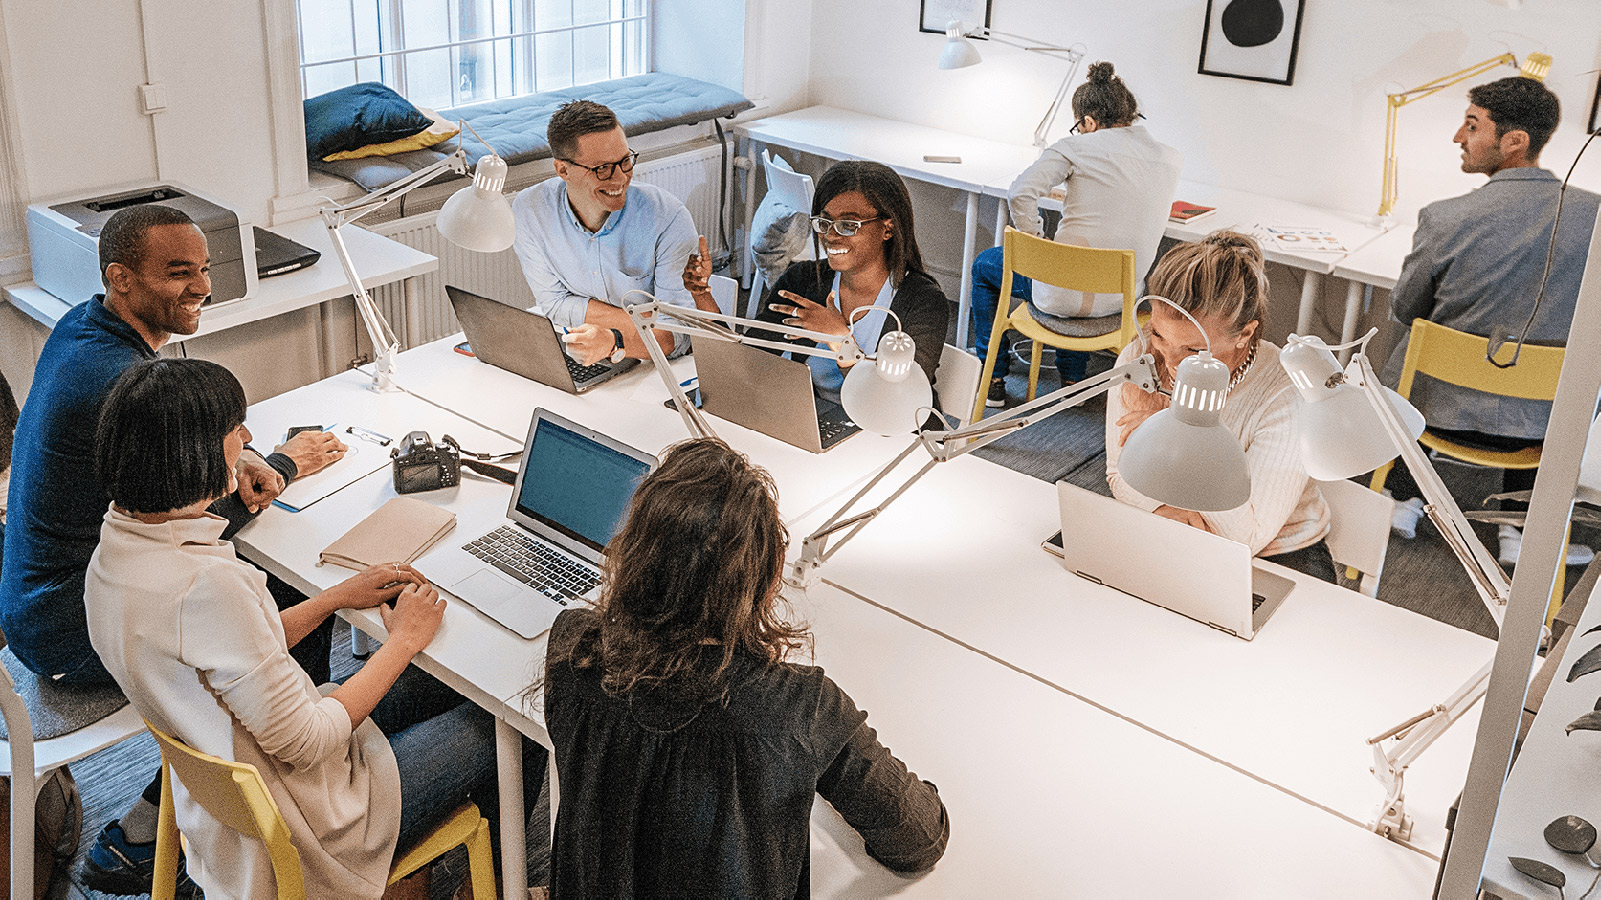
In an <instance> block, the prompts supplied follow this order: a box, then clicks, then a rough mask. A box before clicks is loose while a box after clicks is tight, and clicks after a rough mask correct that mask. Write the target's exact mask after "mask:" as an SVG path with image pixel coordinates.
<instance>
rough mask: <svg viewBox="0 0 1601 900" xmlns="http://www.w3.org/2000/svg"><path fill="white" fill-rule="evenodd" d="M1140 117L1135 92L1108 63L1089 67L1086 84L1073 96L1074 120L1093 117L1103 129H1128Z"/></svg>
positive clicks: (1098, 63)
mask: <svg viewBox="0 0 1601 900" xmlns="http://www.w3.org/2000/svg"><path fill="white" fill-rule="evenodd" d="M1139 114H1140V104H1139V101H1138V100H1135V99H1134V92H1133V91H1130V90H1129V89H1128V85H1126V84H1124V83H1123V79H1122V77H1120V76H1118V75H1116V74H1114V73H1113V70H1112V64H1111V63H1109V62H1096V63H1090V71H1089V74H1088V75H1086V76H1085V78H1084V83H1083V84H1081V85H1079V86H1078V90H1076V91H1074V92H1073V118H1074V119H1082V118H1084V117H1085V116H1093V117H1094V118H1095V121H1096V123H1097V124H1099V125H1100V126H1101V127H1103V128H1109V127H1116V126H1120V125H1129V124H1132V123H1133V122H1134V117H1135V116H1138V115H1139Z"/></svg>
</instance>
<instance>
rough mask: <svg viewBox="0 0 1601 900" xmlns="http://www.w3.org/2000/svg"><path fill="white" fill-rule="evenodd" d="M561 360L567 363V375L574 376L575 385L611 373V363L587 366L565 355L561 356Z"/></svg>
mask: <svg viewBox="0 0 1601 900" xmlns="http://www.w3.org/2000/svg"><path fill="white" fill-rule="evenodd" d="M561 358H562V359H563V360H565V361H566V363H567V374H569V375H571V376H573V384H583V383H584V382H586V381H588V380H590V379H591V378H595V377H597V376H600V375H604V374H606V373H607V372H610V371H611V365H610V364H609V363H604V362H598V363H595V364H594V365H592V366H586V365H584V364H582V363H580V362H579V361H578V360H576V359H573V358H572V357H571V356H568V355H567V354H565V353H563V354H562V355H561Z"/></svg>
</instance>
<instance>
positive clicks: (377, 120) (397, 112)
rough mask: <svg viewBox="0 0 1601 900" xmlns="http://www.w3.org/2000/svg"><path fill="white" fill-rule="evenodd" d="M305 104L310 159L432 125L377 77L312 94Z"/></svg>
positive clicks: (415, 131) (410, 133) (421, 129)
mask: <svg viewBox="0 0 1601 900" xmlns="http://www.w3.org/2000/svg"><path fill="white" fill-rule="evenodd" d="M305 107H306V154H307V155H308V156H310V157H311V158H312V159H322V158H323V157H325V156H327V155H328V154H330V153H338V152H340V151H343V150H354V149H356V148H357V147H365V146H367V145H368V144H382V143H387V142H389V141H398V140H400V139H401V138H406V137H411V136H412V135H414V134H416V133H417V132H419V131H424V130H426V129H428V128H429V127H430V126H432V125H433V120H432V119H429V118H428V117H427V116H425V115H423V114H422V113H421V112H420V111H418V109H417V107H415V106H413V105H411V103H410V101H408V100H407V99H406V98H405V97H402V96H400V95H399V94H397V93H395V92H394V91H393V90H390V89H389V88H387V87H385V86H384V85H382V84H379V83H378V82H376V81H364V82H362V83H360V84H353V85H351V86H350V87H345V88H340V89H339V90H337V91H329V92H328V93H326V94H323V95H321V96H319V97H312V98H311V99H310V100H307V101H306V103H305Z"/></svg>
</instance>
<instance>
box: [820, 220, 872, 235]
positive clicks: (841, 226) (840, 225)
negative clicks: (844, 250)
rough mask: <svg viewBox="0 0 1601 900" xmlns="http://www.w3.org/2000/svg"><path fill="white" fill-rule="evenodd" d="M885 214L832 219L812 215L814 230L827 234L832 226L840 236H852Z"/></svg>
mask: <svg viewBox="0 0 1601 900" xmlns="http://www.w3.org/2000/svg"><path fill="white" fill-rule="evenodd" d="M882 218H884V217H883V216H874V217H872V218H871V219H830V218H828V217H827V216H812V231H814V232H816V233H818V234H827V233H828V230H829V229H830V228H832V229H833V230H834V233H835V234H837V235H839V236H840V237H851V236H853V235H855V234H856V232H858V231H861V230H862V226H863V225H866V224H867V223H868V222H877V221H878V220H879V219H882Z"/></svg>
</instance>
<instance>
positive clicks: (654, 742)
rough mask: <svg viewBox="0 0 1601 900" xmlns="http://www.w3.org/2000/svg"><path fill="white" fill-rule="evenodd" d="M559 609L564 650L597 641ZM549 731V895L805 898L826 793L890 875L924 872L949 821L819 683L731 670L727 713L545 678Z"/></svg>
mask: <svg viewBox="0 0 1601 900" xmlns="http://www.w3.org/2000/svg"><path fill="white" fill-rule="evenodd" d="M595 621H596V619H595V614H594V613H593V612H592V611H590V610H579V609H574V610H568V611H566V612H563V613H562V614H561V615H560V616H559V617H557V619H556V624H555V626H554V627H553V628H552V629H551V645H552V646H569V645H570V642H571V641H572V640H573V638H574V636H575V635H576V634H577V633H579V632H580V631H581V630H583V629H586V628H588V627H592V626H593V624H594V623H595ZM545 724H546V727H547V728H548V729H549V731H550V737H551V741H552V742H553V743H554V744H555V747H556V770H557V771H558V772H560V773H561V801H562V802H561V809H560V810H559V812H558V813H557V817H556V835H555V839H554V841H553V843H552V848H551V879H550V887H551V892H552V895H553V896H555V897H558V898H560V897H668V896H696V897H742V898H743V897H791V896H793V897H805V896H807V895H808V893H809V892H810V874H809V849H810V844H809V838H808V830H807V828H808V821H809V819H810V816H811V807H812V796H813V794H821V795H822V796H823V798H824V799H826V800H828V801H829V802H830V803H832V804H833V805H834V808H835V809H837V810H838V811H839V813H840V815H841V816H843V817H844V818H845V821H847V822H849V823H850V824H851V825H852V827H854V828H856V830H857V831H859V832H861V834H862V837H863V838H864V839H865V841H866V845H867V852H868V853H869V854H870V855H872V857H873V858H874V859H876V860H878V861H879V862H881V863H883V864H884V865H885V866H888V867H889V868H891V869H894V870H896V871H902V872H915V871H921V870H924V869H928V868H930V867H932V866H933V865H934V863H935V861H936V860H938V859H939V858H940V855H941V854H943V853H944V852H945V842H946V841H947V840H948V839H949V837H950V823H949V821H948V819H947V817H946V812H945V805H944V804H943V803H941V802H940V799H939V794H938V792H937V791H935V789H934V786H933V785H932V784H929V783H928V782H925V781H919V780H918V778H917V776H915V775H913V774H912V773H911V772H908V771H907V770H906V766H905V765H903V764H902V763H901V762H900V760H897V759H896V758H895V757H894V756H891V755H890V753H889V751H888V750H886V749H885V748H884V747H883V745H881V744H880V743H879V742H878V737H877V734H876V733H875V732H874V731H873V729H872V728H871V727H869V726H868V725H867V714H866V713H865V712H862V711H861V710H859V709H857V708H856V705H855V704H854V703H852V702H851V698H850V697H849V696H847V695H846V694H845V692H844V691H842V690H840V689H839V687H838V686H837V685H835V684H834V682H833V681H832V680H830V679H829V678H828V676H826V675H824V674H823V670H822V669H819V668H815V667H812V666H799V665H790V664H782V665H769V664H767V663H765V662H763V661H760V660H755V659H751V658H741V659H739V660H737V661H736V662H735V664H734V670H733V672H732V673H731V678H730V681H729V693H728V697H727V699H726V700H724V701H721V702H712V703H707V704H704V705H702V704H696V703H684V702H674V701H672V700H671V699H668V698H664V697H659V696H657V697H653V696H649V695H646V694H645V692H635V694H634V695H632V696H631V697H614V696H611V695H609V694H607V693H606V692H605V691H604V690H602V688H601V685H600V672H599V671H598V670H595V669H579V668H576V667H574V666H573V665H571V663H558V664H556V665H552V666H549V667H548V668H547V670H546V682H545Z"/></svg>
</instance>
